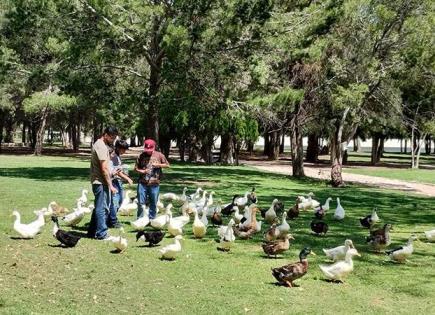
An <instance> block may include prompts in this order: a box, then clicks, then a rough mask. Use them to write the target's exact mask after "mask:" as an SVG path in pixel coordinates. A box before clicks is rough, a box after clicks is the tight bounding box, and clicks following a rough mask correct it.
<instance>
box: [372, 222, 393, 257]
mask: <svg viewBox="0 0 435 315" xmlns="http://www.w3.org/2000/svg"><path fill="white" fill-rule="evenodd" d="M392 229H393V227H392V225H391V224H385V225H384V227H383V228H382V229H379V230H375V231H370V236H368V237H367V238H366V241H367V243H369V244H370V245H372V247H373V248H374V249H375V251H377V252H380V251H381V249H384V248H385V247H387V246H388V245H390V243H391V239H390V230H392Z"/></svg>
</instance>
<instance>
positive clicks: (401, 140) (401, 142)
mask: <svg viewBox="0 0 435 315" xmlns="http://www.w3.org/2000/svg"><path fill="white" fill-rule="evenodd" d="M400 153H403V139H400Z"/></svg>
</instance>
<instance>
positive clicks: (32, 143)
mask: <svg viewBox="0 0 435 315" xmlns="http://www.w3.org/2000/svg"><path fill="white" fill-rule="evenodd" d="M30 124H31V127H30V128H29V133H30V135H29V139H30V147H31V148H32V150H35V148H36V138H37V133H38V132H37V130H38V124H37V123H35V122H32V123H30Z"/></svg>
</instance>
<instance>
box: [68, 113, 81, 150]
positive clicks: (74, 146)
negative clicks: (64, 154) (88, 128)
mask: <svg viewBox="0 0 435 315" xmlns="http://www.w3.org/2000/svg"><path fill="white" fill-rule="evenodd" d="M71 117H72V119H71V120H70V137H71V144H72V149H73V151H74V152H78V150H79V144H78V143H79V141H78V139H77V134H78V132H77V124H76V123H75V122H74V120H75V117H74V116H71Z"/></svg>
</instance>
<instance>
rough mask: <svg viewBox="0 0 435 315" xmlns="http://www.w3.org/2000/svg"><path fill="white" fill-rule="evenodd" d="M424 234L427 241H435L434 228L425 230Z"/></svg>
mask: <svg viewBox="0 0 435 315" xmlns="http://www.w3.org/2000/svg"><path fill="white" fill-rule="evenodd" d="M424 235H426V238H427V240H428V241H435V230H430V231H425V232H424Z"/></svg>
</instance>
